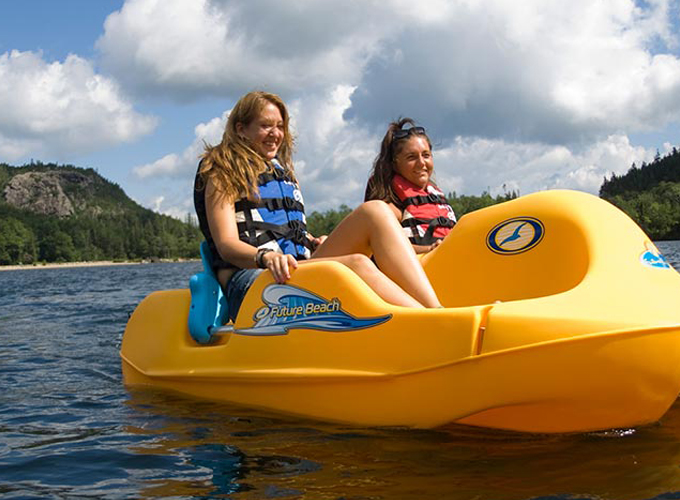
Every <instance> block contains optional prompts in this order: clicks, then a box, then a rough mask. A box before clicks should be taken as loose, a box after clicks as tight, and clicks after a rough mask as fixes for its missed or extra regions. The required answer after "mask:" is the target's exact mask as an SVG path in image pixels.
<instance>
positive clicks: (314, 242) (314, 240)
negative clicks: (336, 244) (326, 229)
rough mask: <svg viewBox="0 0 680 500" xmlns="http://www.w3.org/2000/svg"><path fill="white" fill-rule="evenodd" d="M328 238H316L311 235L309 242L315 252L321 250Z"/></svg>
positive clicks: (324, 236)
mask: <svg viewBox="0 0 680 500" xmlns="http://www.w3.org/2000/svg"><path fill="white" fill-rule="evenodd" d="M326 238H328V236H327V235H325V234H324V235H321V236H316V237H314V236H312V235H310V236H309V241H311V242H312V248H313V249H314V250H316V249H317V248H319V247H320V246H321V245H322V244H323V242H324V241H326Z"/></svg>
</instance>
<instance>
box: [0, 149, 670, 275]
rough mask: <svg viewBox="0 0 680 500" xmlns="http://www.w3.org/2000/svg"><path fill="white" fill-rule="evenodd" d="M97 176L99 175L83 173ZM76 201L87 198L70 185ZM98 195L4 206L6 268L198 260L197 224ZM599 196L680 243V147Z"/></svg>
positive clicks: (328, 215) (614, 180)
mask: <svg viewBox="0 0 680 500" xmlns="http://www.w3.org/2000/svg"><path fill="white" fill-rule="evenodd" d="M0 167H3V168H0V187H2V185H3V184H4V183H6V182H7V179H8V178H9V177H10V175H9V173H8V172H9V169H16V170H19V169H28V170H38V171H45V170H49V169H50V168H54V167H55V166H54V165H43V164H31V165H28V166H24V167H9V166H7V165H5V164H2V165H0ZM68 168H70V169H73V170H75V171H79V172H87V173H88V174H89V175H95V176H97V177H98V174H96V173H95V172H94V171H92V169H79V168H78V167H73V166H68ZM69 189H71V191H70V192H69V195H71V196H80V195H81V194H82V193H78V192H76V191H73V190H77V189H78V188H77V186H76V187H74V186H70V187H69ZM98 189H100V191H99V192H98V193H97V194H98V196H97V200H98V201H97V203H98V206H99V208H100V210H99V211H98V212H99V213H98V215H93V214H92V213H88V212H86V211H81V212H78V213H76V214H74V215H72V216H70V217H66V218H58V217H53V216H47V215H40V214H35V213H32V212H29V211H26V210H20V209H17V208H15V207H12V206H10V205H8V204H7V203H4V202H2V201H1V200H0V265H7V264H31V263H39V262H72V261H96V260H113V261H136V260H155V259H194V258H198V257H199V245H200V242H201V241H202V239H203V236H202V234H201V232H200V230H199V229H198V227H197V225H196V223H195V219H194V218H193V217H191V216H189V215H188V214H187V217H186V219H185V220H184V221H180V220H177V219H174V218H172V217H169V216H166V215H161V214H157V213H155V212H153V211H151V210H148V209H145V208H143V207H140V206H139V205H137V204H136V203H134V202H133V201H132V200H130V199H129V198H128V197H127V196H126V195H125V193H124V192H123V190H122V189H121V188H120V187H119V186H117V185H116V184H113V183H110V182H108V181H106V180H103V184H102V185H101V186H99V188H98ZM518 196H519V193H517V192H515V191H512V192H505V193H504V194H502V195H498V196H495V197H494V196H491V195H490V194H489V193H488V192H484V193H482V194H481V195H480V196H472V195H458V194H456V193H455V192H454V193H449V194H448V196H447V200H448V202H449V204H450V205H451V206H452V207H453V209H454V211H455V212H456V215H457V216H458V217H459V218H460V217H461V216H463V215H464V214H466V213H468V212H472V211H474V210H478V209H480V208H484V207H488V206H491V205H494V204H497V203H502V202H504V201H508V200H511V199H514V198H517V197H518ZM600 197H602V198H604V199H606V200H608V201H610V202H611V203H613V204H614V205H616V206H617V207H619V208H620V209H622V210H623V211H624V212H626V213H627V214H628V215H629V216H630V217H631V218H632V219H633V220H635V221H636V222H637V224H638V225H640V226H641V227H642V229H643V230H644V231H645V232H646V233H647V234H648V235H649V236H650V238H652V239H654V240H666V239H680V152H678V150H677V149H676V148H673V150H672V151H671V152H670V153H669V154H668V155H666V156H665V157H662V156H661V155H660V154H657V155H656V157H655V159H654V161H653V162H652V163H649V164H647V163H643V164H642V165H641V166H639V167H638V166H637V165H635V164H633V165H632V166H631V168H630V169H629V171H628V172H627V173H626V174H624V175H617V174H612V176H611V177H609V178H606V177H605V179H604V182H603V184H602V186H601V188H600ZM351 211H352V208H350V207H349V206H347V205H341V206H340V207H339V208H338V209H332V210H327V211H325V212H317V211H314V212H312V213H311V214H309V215H308V216H307V225H308V228H309V230H310V232H311V233H312V234H317V235H320V234H329V233H330V232H331V231H332V230H333V229H334V228H335V226H337V224H338V223H339V222H340V221H341V220H342V219H343V218H344V217H345V216H346V215H347V214H349V213H350V212H351Z"/></svg>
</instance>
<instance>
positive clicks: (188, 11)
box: [0, 0, 680, 219]
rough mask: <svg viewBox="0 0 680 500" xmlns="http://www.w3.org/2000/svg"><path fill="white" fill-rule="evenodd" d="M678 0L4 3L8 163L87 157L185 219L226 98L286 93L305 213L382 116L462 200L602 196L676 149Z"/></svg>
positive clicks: (136, 193) (2, 143)
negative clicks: (415, 131)
mask: <svg viewBox="0 0 680 500" xmlns="http://www.w3.org/2000/svg"><path fill="white" fill-rule="evenodd" d="M679 19H680V2H679V0H570V1H569V2H565V1H564V0H522V1H521V2H518V1H515V0H421V1H418V2H413V1H407V0H343V1H340V0H286V1H280V0H63V1H60V2H56V1H54V0H22V1H21V2H17V1H12V0H0V162H2V163H8V164H10V165H22V164H25V163H28V162H30V161H41V162H44V163H49V162H55V163H59V164H72V165H76V166H79V167H84V168H94V169H96V170H97V171H98V172H99V173H100V174H101V175H103V176H104V177H106V178H107V179H109V180H111V181H113V182H115V183H117V184H119V185H120V186H121V187H122V188H123V189H124V190H125V191H126V193H127V194H128V195H129V196H130V197H131V198H133V199H134V200H135V201H137V202H138V203H140V204H141V205H143V206H146V207H148V208H151V209H153V210H156V211H158V212H161V213H166V214H169V215H172V216H175V217H178V218H180V219H184V218H185V217H186V215H187V214H190V213H193V202H192V185H193V178H194V175H195V172H196V167H197V161H198V157H199V155H200V154H201V152H202V151H203V148H204V144H206V143H207V144H216V143H218V142H219V141H220V138H221V135H222V131H223V129H224V124H225V121H226V117H227V116H228V114H229V111H230V109H231V108H232V107H233V105H234V103H235V102H236V101H237V100H238V99H239V97H241V96H242V95H243V94H245V93H247V92H248V91H251V90H266V91H269V92H273V93H276V94H278V95H280V96H281V97H282V98H283V99H284V100H285V102H286V103H287V105H288V108H289V110H290V113H291V117H292V126H293V131H294V134H295V138H296V149H295V168H296V172H297V174H298V178H299V180H300V182H301V185H302V188H303V192H304V195H305V203H306V206H307V210H308V213H311V212H312V211H314V210H317V211H326V210H330V209H335V208H338V207H340V205H342V204H345V205H348V206H350V207H354V206H357V205H358V204H359V203H360V202H361V201H362V197H363V192H364V186H365V182H366V179H367V177H368V174H369V172H370V168H371V164H372V162H373V159H374V158H375V156H376V154H377V152H378V149H379V144H380V141H381V139H382V137H383V135H384V133H385V130H386V129H387V125H388V124H389V122H390V121H393V120H396V119H398V118H399V117H405V116H407V117H411V118H413V119H414V120H415V121H416V122H417V123H418V124H419V125H421V126H424V127H425V128H426V129H427V131H428V134H429V136H430V138H431V139H432V142H433V145H434V161H435V172H436V174H435V175H436V182H437V183H438V185H439V186H440V188H442V190H443V191H445V192H447V193H450V192H456V193H457V194H459V195H462V194H466V195H480V194H482V193H483V192H485V191H486V192H489V193H491V194H492V195H497V194H502V193H504V192H509V191H516V192H519V193H520V194H522V195H523V194H529V193H531V192H535V191H540V190H546V189H576V190H580V191H586V192H589V193H593V194H597V193H598V191H599V187H600V185H601V184H602V181H603V179H604V178H605V176H607V177H609V176H611V175H612V174H613V173H617V174H623V173H625V172H626V171H627V170H628V169H629V168H630V167H631V165H632V164H633V163H636V164H637V165H640V164H641V163H642V162H650V161H652V160H653V158H654V156H655V155H656V154H657V152H659V153H660V154H661V155H664V154H665V153H667V152H668V151H670V150H672V148H673V147H675V146H678V145H679V144H680V28H679Z"/></svg>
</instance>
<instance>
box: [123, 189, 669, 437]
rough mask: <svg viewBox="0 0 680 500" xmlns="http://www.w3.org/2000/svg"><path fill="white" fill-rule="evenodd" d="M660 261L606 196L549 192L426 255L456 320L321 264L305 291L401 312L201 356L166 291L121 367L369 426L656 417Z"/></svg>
mask: <svg viewBox="0 0 680 500" xmlns="http://www.w3.org/2000/svg"><path fill="white" fill-rule="evenodd" d="M517 218H519V220H517V221H513V219H517ZM527 220H529V221H532V222H529V223H528V222H526V221H527ZM508 221H509V222H508ZM506 222H507V224H505V223H506ZM532 224H533V225H532ZM520 226H521V227H520ZM498 228H500V229H498ZM496 229H497V231H496V232H494V230H496ZM539 236H540V237H539ZM494 238H495V239H494ZM490 241H491V243H490ZM493 242H495V243H493ZM523 247H526V249H524V250H523ZM646 252H647V255H650V253H649V252H651V255H652V256H654V255H655V253H656V249H655V248H654V245H653V244H652V242H651V241H649V239H648V238H647V236H646V235H645V234H644V233H643V232H642V231H641V230H640V229H639V228H638V227H637V226H636V225H635V224H634V223H633V222H632V221H631V220H630V219H629V218H628V217H627V216H626V215H625V214H623V213H622V212H621V211H619V210H618V209H616V208H615V207H613V206H612V205H610V204H608V203H607V202H605V201H602V200H600V199H598V198H597V197H594V196H591V195H587V194H584V193H578V192H572V191H546V192H541V193H536V194H532V195H528V196H525V197H522V198H519V199H517V200H513V201H510V202H507V203H503V204H501V205H496V206H493V207H489V208H486V209H483V210H479V211H476V212H473V213H470V214H467V215H465V216H464V217H462V218H461V220H460V221H459V223H458V224H457V225H456V227H455V228H454V230H453V231H452V232H451V234H450V235H449V236H448V237H447V238H446V240H445V241H444V242H443V243H442V244H441V245H440V246H439V247H438V248H437V249H436V250H435V251H433V252H431V253H430V254H428V255H426V256H425V257H424V258H423V259H422V262H423V265H424V266H425V270H426V272H427V274H428V276H429V277H430V279H431V281H432V283H433V285H434V287H435V289H436V290H437V293H438V295H439V297H440V299H441V301H442V303H444V304H445V306H446V308H444V309H439V310H421V309H410V308H403V307H396V306H391V305H389V304H387V303H385V302H384V301H382V300H381V299H380V298H379V297H378V296H377V295H376V294H375V293H374V292H373V291H372V290H371V289H370V288H368V287H367V286H366V285H365V284H364V283H363V282H362V281H361V280H360V279H359V278H358V277H357V276H356V275H354V274H353V273H352V272H351V271H349V270H348V269H347V268H345V267H344V266H342V265H340V264H336V263H331V262H321V263H309V264H305V265H304V266H300V267H299V268H298V269H297V270H296V271H295V273H294V275H293V279H292V280H291V281H290V284H291V285H293V286H295V287H298V288H300V289H303V290H308V291H311V292H313V293H315V294H317V295H319V296H321V297H323V298H324V299H325V300H327V301H329V303H330V301H332V300H333V299H337V300H339V302H340V303H341V307H342V310H343V311H345V312H347V313H349V314H351V315H352V316H354V317H356V318H375V317H380V316H384V315H391V318H390V319H389V320H387V321H385V322H383V323H381V324H379V325H377V326H373V327H370V328H365V329H357V330H347V331H323V330H316V329H304V328H300V329H295V328H294V329H291V330H290V331H289V332H288V333H287V334H285V335H276V336H252V335H242V334H239V333H230V334H225V335H222V336H221V337H220V338H219V339H218V341H217V342H216V343H214V344H212V345H208V346H200V345H198V344H196V343H195V342H194V341H193V340H192V339H191V337H190V336H189V332H188V329H187V315H188V310H189V301H190V297H189V292H188V290H172V291H161V292H155V293H153V294H151V295H150V296H148V297H147V298H145V299H144V300H143V301H142V302H141V303H140V304H139V306H138V307H137V309H136V310H135V312H134V313H133V315H132V317H131V318H130V321H129V323H128V325H127V328H126V331H125V335H124V337H123V345H122V348H121V357H122V359H123V374H124V378H125V382H126V384H129V385H152V386H156V387H161V388H166V389H172V390H176V391H180V392H183V393H186V394H190V395H194V396H197V397H202V398H210V399H219V400H225V401H230V402H234V403H239V404H243V405H247V406H250V407H258V408H266V409H270V410H275V411H279V412H283V413H287V414H293V415H301V416H305V417H311V418H316V419H322V420H329V421H337V422H344V423H352V424H357V425H369V426H374V425H389V426H413V427H423V428H429V427H438V426H442V425H446V424H449V423H452V422H458V423H465V424H470V425H478V426H486V427H493V428H501V429H512V430H518V431H529V432H576V431H590V430H599V429H608V428H616V427H631V426H637V425H642V424H647V423H651V422H654V421H656V420H658V419H659V418H660V417H661V416H662V415H663V414H664V413H665V411H666V410H667V409H668V407H669V406H670V405H671V404H672V402H673V401H674V400H675V399H676V397H677V395H678V392H679V391H680V336H679V335H680V275H679V274H678V273H677V272H676V271H675V270H674V269H672V268H668V267H653V266H650V265H647V264H645V263H643V261H642V256H643V255H644V254H645V253H646ZM658 263H659V262H657V264H658ZM661 264H662V263H661ZM271 283H272V281H271V279H270V277H269V275H268V273H267V274H264V275H263V276H261V277H260V278H258V280H257V281H256V283H255V284H254V285H253V287H252V289H251V290H250V291H249V293H248V295H247V296H246V300H245V301H244V304H243V306H242V308H241V311H240V313H239V317H238V318H237V321H236V324H235V325H234V326H235V328H236V330H237V331H238V330H242V329H246V328H250V327H252V326H253V325H254V323H255V319H254V316H255V315H256V313H257V311H258V310H259V309H260V308H262V307H263V298H262V293H263V290H264V289H265V287H266V286H267V285H270V284H271Z"/></svg>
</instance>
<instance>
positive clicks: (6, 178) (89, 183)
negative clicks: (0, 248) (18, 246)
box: [0, 164, 144, 218]
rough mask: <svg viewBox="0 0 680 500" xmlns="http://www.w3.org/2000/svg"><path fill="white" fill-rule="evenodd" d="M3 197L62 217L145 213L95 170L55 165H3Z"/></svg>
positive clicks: (0, 185) (0, 180) (0, 168)
mask: <svg viewBox="0 0 680 500" xmlns="http://www.w3.org/2000/svg"><path fill="white" fill-rule="evenodd" d="M0 198H1V199H2V201H4V202H5V203H7V204H9V205H11V206H13V207H15V208H17V209H20V210H28V211H30V212H33V213H35V214H40V215H49V216H56V217H62V218H63V217H69V216H71V215H74V214H89V215H92V216H97V215H100V214H102V213H103V212H104V210H105V209H107V210H109V211H110V212H109V213H112V214H122V213H124V212H125V211H126V210H133V211H137V210H144V208H143V207H141V206H139V205H137V204H136V203H135V202H134V201H132V200H131V199H130V198H128V196H127V195H126V194H125V193H124V192H123V190H122V189H121V188H120V187H119V186H118V185H116V184H113V183H112V182H109V181H108V180H106V179H104V178H103V177H101V176H100V175H99V174H98V173H97V172H95V171H94V170H93V169H91V168H90V169H80V168H77V167H74V166H57V165H55V164H32V165H25V166H23V167H11V166H9V165H6V164H0Z"/></svg>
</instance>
